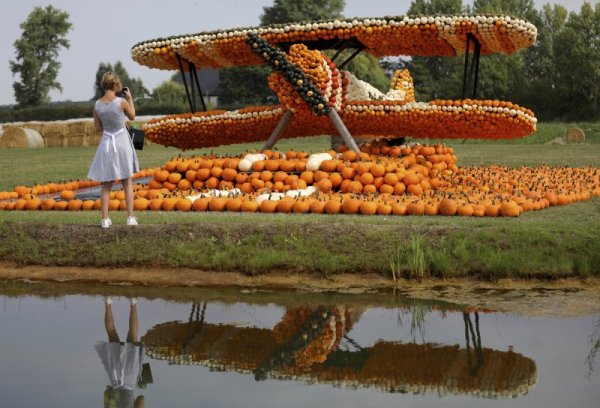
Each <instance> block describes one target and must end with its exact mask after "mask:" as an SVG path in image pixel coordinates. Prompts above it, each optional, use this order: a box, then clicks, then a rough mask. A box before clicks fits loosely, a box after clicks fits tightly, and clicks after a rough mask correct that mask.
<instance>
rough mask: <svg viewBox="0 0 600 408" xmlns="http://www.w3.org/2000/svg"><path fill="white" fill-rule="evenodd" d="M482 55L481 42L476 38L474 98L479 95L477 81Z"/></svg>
mask: <svg viewBox="0 0 600 408" xmlns="http://www.w3.org/2000/svg"><path fill="white" fill-rule="evenodd" d="M480 55H481V44H480V43H479V41H477V39H475V56H474V58H475V81H474V82H473V99H475V98H476V97H477V81H478V80H479V57H480Z"/></svg>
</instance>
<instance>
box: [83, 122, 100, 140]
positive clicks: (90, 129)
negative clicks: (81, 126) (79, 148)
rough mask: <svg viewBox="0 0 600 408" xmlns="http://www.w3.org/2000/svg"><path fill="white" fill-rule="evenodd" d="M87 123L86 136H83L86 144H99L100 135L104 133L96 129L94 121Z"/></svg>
mask: <svg viewBox="0 0 600 408" xmlns="http://www.w3.org/2000/svg"><path fill="white" fill-rule="evenodd" d="M84 123H85V136H84V138H83V145H84V146H97V145H98V143H100V137H101V136H102V134H101V133H100V132H98V131H97V130H96V126H95V125H94V122H93V121H88V122H84Z"/></svg>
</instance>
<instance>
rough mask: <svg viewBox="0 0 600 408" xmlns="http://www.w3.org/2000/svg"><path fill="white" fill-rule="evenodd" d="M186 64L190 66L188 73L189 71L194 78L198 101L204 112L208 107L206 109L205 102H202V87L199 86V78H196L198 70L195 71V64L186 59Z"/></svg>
mask: <svg viewBox="0 0 600 408" xmlns="http://www.w3.org/2000/svg"><path fill="white" fill-rule="evenodd" d="M188 64H189V66H190V73H191V75H193V78H194V80H196V87H197V88H198V94H200V103H202V109H203V110H204V112H206V111H207V110H208V109H206V103H204V97H203V96H202V88H200V80H199V79H198V72H197V71H196V65H195V64H194V63H192V62H189V61H188ZM192 82H194V81H193V80H192ZM192 86H193V85H192Z"/></svg>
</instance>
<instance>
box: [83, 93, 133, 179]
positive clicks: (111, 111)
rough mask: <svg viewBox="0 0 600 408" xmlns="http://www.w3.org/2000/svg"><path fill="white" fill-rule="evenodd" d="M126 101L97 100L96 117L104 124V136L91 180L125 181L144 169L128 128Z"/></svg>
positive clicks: (91, 169) (116, 99)
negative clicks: (124, 102)
mask: <svg viewBox="0 0 600 408" xmlns="http://www.w3.org/2000/svg"><path fill="white" fill-rule="evenodd" d="M121 100H122V98H115V99H113V100H112V101H111V102H101V101H96V106H95V108H94V109H95V110H96V115H98V118H99V119H100V123H101V124H102V129H103V132H102V137H101V138H100V144H99V145H98V150H96V155H95V156H94V160H93V161H92V165H91V166H90V171H89V172H88V178H89V179H91V180H96V181H100V182H106V181H113V180H123V179H127V178H129V177H131V176H132V175H133V173H135V172H136V171H139V170H140V165H139V163H138V158H137V154H136V153H135V150H134V148H133V142H132V141H131V137H129V132H127V129H126V128H125V121H126V117H125V113H124V112H123V109H121Z"/></svg>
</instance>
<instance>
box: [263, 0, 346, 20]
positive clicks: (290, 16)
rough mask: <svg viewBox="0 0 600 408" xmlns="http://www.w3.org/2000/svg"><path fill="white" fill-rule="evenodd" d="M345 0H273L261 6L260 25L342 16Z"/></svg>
mask: <svg viewBox="0 0 600 408" xmlns="http://www.w3.org/2000/svg"><path fill="white" fill-rule="evenodd" d="M344 7H346V1H345V0H275V1H274V2H273V5H272V6H270V7H263V14H262V15H261V16H260V24H261V25H269V24H282V23H291V22H296V21H303V20H326V19H330V18H338V17H342V12H343V11H344Z"/></svg>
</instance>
